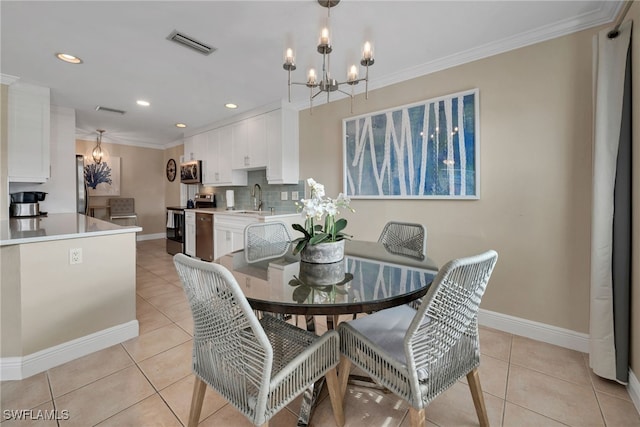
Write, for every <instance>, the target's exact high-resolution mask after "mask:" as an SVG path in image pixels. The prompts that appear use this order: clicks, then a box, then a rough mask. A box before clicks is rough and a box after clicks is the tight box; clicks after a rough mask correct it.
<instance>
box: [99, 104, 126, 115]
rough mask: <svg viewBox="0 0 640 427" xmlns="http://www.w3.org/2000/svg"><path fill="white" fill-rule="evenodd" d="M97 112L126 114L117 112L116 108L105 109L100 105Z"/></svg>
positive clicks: (120, 111)
mask: <svg viewBox="0 0 640 427" xmlns="http://www.w3.org/2000/svg"><path fill="white" fill-rule="evenodd" d="M96 111H106V112H108V113H116V114H124V113H126V111H122V110H117V109H115V108H109V107H103V106H102V105H98V106H97V107H96Z"/></svg>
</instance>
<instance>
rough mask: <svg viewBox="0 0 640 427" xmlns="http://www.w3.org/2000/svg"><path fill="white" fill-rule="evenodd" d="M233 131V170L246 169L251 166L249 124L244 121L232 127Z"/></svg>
mask: <svg viewBox="0 0 640 427" xmlns="http://www.w3.org/2000/svg"><path fill="white" fill-rule="evenodd" d="M231 131H232V137H231V141H232V147H231V149H232V152H233V156H232V159H231V166H232V169H245V168H247V167H248V166H249V158H248V155H247V139H248V134H247V122H246V121H244V120H242V121H240V122H238V123H234V124H232V125H231Z"/></svg>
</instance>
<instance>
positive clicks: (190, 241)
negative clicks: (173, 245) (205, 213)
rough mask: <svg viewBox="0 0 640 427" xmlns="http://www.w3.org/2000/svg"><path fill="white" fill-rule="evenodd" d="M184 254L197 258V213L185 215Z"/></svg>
mask: <svg viewBox="0 0 640 427" xmlns="http://www.w3.org/2000/svg"><path fill="white" fill-rule="evenodd" d="M184 252H185V253H186V254H187V255H189V256H196V213H195V212H185V213H184Z"/></svg>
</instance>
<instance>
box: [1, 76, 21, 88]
mask: <svg viewBox="0 0 640 427" xmlns="http://www.w3.org/2000/svg"><path fill="white" fill-rule="evenodd" d="M18 80H20V77H16V76H11V75H9V74H2V73H0V83H1V84H3V85H7V86H11V85H12V84H14V83H15V82H17V81H18Z"/></svg>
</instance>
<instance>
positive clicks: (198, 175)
mask: <svg viewBox="0 0 640 427" xmlns="http://www.w3.org/2000/svg"><path fill="white" fill-rule="evenodd" d="M180 182H181V183H183V184H200V183H201V182H202V160H192V161H190V162H185V163H180Z"/></svg>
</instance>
